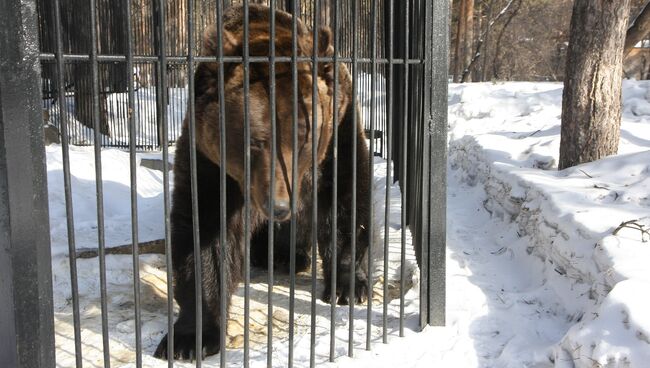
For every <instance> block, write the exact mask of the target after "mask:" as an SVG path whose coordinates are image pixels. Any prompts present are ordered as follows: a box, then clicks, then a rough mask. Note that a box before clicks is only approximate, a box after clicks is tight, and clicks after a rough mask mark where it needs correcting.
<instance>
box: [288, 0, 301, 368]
mask: <svg viewBox="0 0 650 368" xmlns="http://www.w3.org/2000/svg"><path fill="white" fill-rule="evenodd" d="M292 5H293V8H292V14H293V17H292V18H291V84H292V87H293V88H292V93H293V95H292V96H293V99H292V109H291V110H292V111H291V112H292V114H291V121H292V132H291V165H292V166H291V235H290V239H289V279H290V280H289V284H290V285H289V357H288V360H289V362H288V363H289V368H292V367H293V340H294V336H293V335H294V318H295V305H296V231H297V227H296V208H297V202H296V201H297V199H298V198H297V196H298V193H296V190H295V189H296V187H297V184H298V180H297V177H298V60H297V59H298V38H297V37H298V14H300V13H299V12H298V1H293V3H292Z"/></svg>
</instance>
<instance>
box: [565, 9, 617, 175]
mask: <svg viewBox="0 0 650 368" xmlns="http://www.w3.org/2000/svg"><path fill="white" fill-rule="evenodd" d="M629 10H630V0H618V1H612V0H605V1H603V0H576V1H575V3H574V6H573V15H572V18H571V36H570V37H571V40H570V43H569V50H568V54H567V68H566V78H565V82H564V94H563V98H562V139H561V143H560V163H559V168H560V170H561V169H564V168H567V167H571V166H574V165H578V164H581V163H585V162H591V161H594V160H598V159H600V158H602V157H604V156H607V155H611V154H615V153H616V152H617V151H618V142H619V139H620V125H621V89H622V83H621V79H622V75H623V45H624V43H625V31H626V27H627V21H628V16H629Z"/></svg>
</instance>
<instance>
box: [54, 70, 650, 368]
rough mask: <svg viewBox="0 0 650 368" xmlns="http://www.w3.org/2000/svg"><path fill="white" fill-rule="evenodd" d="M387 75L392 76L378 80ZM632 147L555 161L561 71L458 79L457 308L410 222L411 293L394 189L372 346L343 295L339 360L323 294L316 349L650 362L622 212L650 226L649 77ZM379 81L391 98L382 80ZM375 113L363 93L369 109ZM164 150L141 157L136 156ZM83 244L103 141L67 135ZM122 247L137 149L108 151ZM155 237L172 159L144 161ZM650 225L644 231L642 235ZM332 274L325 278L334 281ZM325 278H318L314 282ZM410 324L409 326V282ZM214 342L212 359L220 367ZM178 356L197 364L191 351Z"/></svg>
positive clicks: (569, 363) (234, 354)
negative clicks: (432, 272) (434, 320)
mask: <svg viewBox="0 0 650 368" xmlns="http://www.w3.org/2000/svg"><path fill="white" fill-rule="evenodd" d="M378 84H379V85H381V82H380V83H378ZM623 87H624V88H623V103H624V105H623V122H622V127H621V145H620V150H619V154H618V155H615V156H611V157H607V158H605V159H602V160H599V161H597V162H592V163H588V164H584V165H580V166H578V167H575V168H570V169H567V170H563V171H558V170H557V162H558V152H559V142H560V114H561V97H562V86H561V85H560V84H556V83H495V84H492V83H483V84H465V85H451V86H450V93H449V167H448V193H447V203H448V211H447V221H448V222H447V245H448V249H447V260H446V261H447V278H446V282H447V300H446V308H447V309H446V312H447V321H446V326H445V327H431V326H429V327H427V328H426V329H425V330H424V331H422V332H418V310H419V302H418V295H417V294H418V293H417V291H418V287H417V286H418V277H417V276H418V270H417V266H416V265H415V261H414V259H413V258H414V257H413V253H412V252H413V251H412V247H411V239H410V233H409V232H408V231H407V250H408V251H409V256H408V261H407V264H406V267H408V268H407V272H406V274H407V275H408V279H407V280H406V281H407V282H406V285H407V290H399V286H398V285H399V274H400V272H399V267H400V265H399V251H400V249H399V248H400V243H399V239H400V236H401V231H402V229H401V226H400V221H399V219H400V209H399V204H400V194H399V189H398V187H397V186H396V185H393V186H390V187H389V188H388V190H389V191H390V198H391V208H390V210H391V211H390V216H389V223H388V224H387V226H386V227H385V228H386V229H388V231H389V233H388V234H389V239H390V244H389V247H390V248H389V250H390V252H389V255H390V259H389V279H388V280H381V279H380V277H379V276H381V275H382V270H381V268H378V269H377V270H375V273H374V274H375V276H377V277H376V280H378V281H379V283H378V284H377V285H376V286H375V295H374V298H375V301H374V303H373V315H372V320H371V326H372V327H371V328H372V341H373V343H372V350H371V351H366V350H364V348H365V334H366V320H365V318H366V306H365V305H361V306H357V307H356V308H355V314H354V321H355V322H354V326H355V330H354V339H355V340H354V345H355V350H354V355H355V357H354V358H348V357H347V353H348V352H347V342H348V341H347V339H348V331H347V326H348V322H349V319H350V316H349V314H348V308H347V307H337V308H336V311H335V312H336V313H335V316H336V317H335V325H336V326H337V328H336V331H335V333H336V341H337V345H336V356H337V360H336V363H328V352H329V311H330V306H329V305H328V304H324V303H322V302H320V301H318V302H317V311H318V318H317V322H316V323H317V328H316V331H317V333H316V335H317V336H316V362H317V364H322V365H327V366H342V367H348V366H354V367H359V366H361V367H366V366H368V367H370V366H372V367H396V366H409V367H431V366H440V367H538V368H542V367H558V368H564V367H645V366H647V364H646V362H647V361H648V360H650V315H649V314H648V313H647V311H648V310H649V309H650V294H648V290H650V273H649V272H648V271H647V270H648V267H647V264H648V262H649V261H650V245H649V244H650V243H648V242H647V240H650V239H649V238H650V236H648V235H646V236H645V237H644V236H643V234H642V233H641V231H639V230H636V229H633V228H622V229H620V230H619V231H618V232H616V234H614V232H615V230H616V229H617V227H618V226H619V225H620V224H621V223H623V222H626V221H631V220H636V223H638V224H641V225H645V226H646V229H647V227H648V226H650V196H649V193H650V82H647V81H625V82H624V86H623ZM378 96H381V97H382V98H383V97H384V96H383V95H382V93H381V92H380V93H378ZM363 111H364V116H365V114H366V111H369V110H368V109H367V108H365V109H364V110H363ZM60 151H61V147H60V146H57V145H52V146H49V147H48V148H47V159H48V184H49V188H50V222H51V227H52V230H51V234H52V240H53V270H54V285H55V286H54V296H55V319H56V332H57V339H56V343H57V347H58V350H57V364H58V365H59V366H70V365H72V363H73V362H74V337H73V336H74V335H73V330H72V307H71V305H72V303H71V291H70V273H69V266H68V261H67V257H66V253H67V249H68V248H67V247H68V245H67V237H66V221H65V201H64V198H63V181H62V166H61V155H60ZM152 156H155V154H147V155H144V154H138V159H141V158H143V157H148V158H150V157H152ZM70 157H71V168H72V171H71V179H72V184H73V186H72V194H73V204H74V215H75V240H76V245H77V247H78V248H87V247H96V242H97V228H96V227H97V221H96V209H95V203H96V197H95V182H94V156H93V151H92V148H80V147H71V152H70ZM102 165H103V167H102V172H103V179H104V195H105V202H104V203H105V207H106V213H105V220H106V242H107V245H108V246H115V245H122V244H129V242H130V229H131V222H130V221H131V219H130V192H129V185H130V184H129V183H130V181H129V180H130V173H129V170H128V167H129V165H128V153H126V152H123V151H119V150H111V149H105V150H103V151H102ZM385 175H386V163H385V161H383V160H381V159H376V161H375V182H374V191H375V195H374V198H375V226H376V229H377V231H376V237H375V241H374V243H373V248H374V249H373V258H374V259H375V264H376V265H378V266H381V264H382V259H381V253H382V252H381V250H382V247H383V231H384V215H383V214H384V212H383V211H384V207H383V206H384V201H385V195H386V193H385V190H386V189H387V188H386V182H385V180H386V179H385ZM137 179H138V220H139V230H140V233H139V237H140V240H141V241H145V240H153V239H159V238H161V237H162V234H163V230H164V228H163V221H162V220H163V219H162V212H163V211H162V174H161V173H160V172H158V171H155V170H150V169H147V168H144V167H141V166H139V165H138V169H137ZM644 240H646V242H644ZM131 262H132V258H131V256H130V255H124V256H119V255H109V256H107V257H106V263H107V270H108V274H107V279H108V296H109V298H108V306H109V308H108V310H109V313H108V320H109V337H110V347H111V359H112V361H113V366H133V365H134V349H135V343H134V338H133V328H134V327H133V326H134V314H133V278H132V263H131ZM97 265H98V260H97V259H96V258H91V259H79V260H78V261H77V266H78V272H79V285H80V286H79V291H80V301H81V311H82V313H81V317H82V318H81V321H82V326H81V327H82V332H81V333H82V349H83V353H84V364H87V365H89V366H93V365H97V366H101V358H102V355H101V346H102V340H101V321H100V303H99V268H98V267H97ZM140 268H141V273H140V280H141V288H142V295H141V300H142V323H143V331H142V336H143V339H142V342H143V353H144V365H145V366H164V365H166V363H165V362H161V361H158V360H156V359H154V358H152V357H151V353H152V352H153V350H154V349H155V346H156V344H157V342H158V340H159V339H160V337H162V335H163V334H164V332H165V331H166V323H167V313H166V300H167V295H166V290H167V284H166V267H165V262H164V257H163V256H162V255H157V254H148V255H142V256H141V257H140ZM252 279H253V281H252V284H251V296H252V297H251V301H252V303H251V321H253V322H252V324H251V327H250V328H251V331H252V332H253V333H251V336H252V341H251V365H252V366H263V365H266V324H267V321H268V316H267V315H266V304H265V303H266V300H267V299H266V298H267V296H268V295H267V289H266V288H267V285H266V273H265V272H264V271H261V270H253V275H252ZM382 282H388V284H389V290H390V291H389V299H390V300H391V302H390V304H389V306H388V332H389V344H382V343H381V317H382V311H381V309H382V306H381V300H382V298H381V294H380V292H381V283H382ZM321 284H322V281H319V284H318V288H319V290H320V288H321V287H322V285H321ZM297 285H298V287H297V292H296V298H297V303H296V306H297V307H296V308H297V309H296V325H295V327H296V338H295V341H294V344H295V345H294V347H295V349H296V350H295V354H296V355H295V356H294V359H295V360H294V362H295V364H296V366H307V365H308V364H309V346H310V337H311V336H310V332H309V329H310V316H309V303H310V301H311V290H310V283H309V275H307V274H302V275H299V276H298V282H297ZM317 293H318V291H317ZM400 293H404V294H405V327H406V328H405V331H404V333H405V336H404V337H399V336H398V335H399V295H400ZM242 298H243V288H240V290H239V291H238V292H237V295H236V296H235V298H234V301H233V309H232V310H231V323H229V345H228V360H229V362H230V363H229V364H230V365H232V366H240V365H241V361H242V358H243V350H242V330H241V321H242V320H243V316H242V314H243V312H242V309H241V306H242V305H243V302H242V300H243V299H242ZM274 305H275V310H274V314H273V318H272V320H273V325H274V345H273V349H272V351H273V353H272V354H273V359H274V365H276V366H285V365H286V363H287V358H288V355H287V354H288V336H287V333H286V327H287V326H288V308H287V306H288V277H287V276H286V275H278V274H276V284H275V286H274ZM218 362H219V358H218V356H215V357H211V358H209V359H208V360H207V361H206V362H205V365H206V366H215V365H217V364H218ZM179 366H190V365H189V364H180V365H179Z"/></svg>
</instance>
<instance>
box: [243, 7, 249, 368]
mask: <svg viewBox="0 0 650 368" xmlns="http://www.w3.org/2000/svg"><path fill="white" fill-rule="evenodd" d="M243 7H244V47H243V50H242V53H243V55H242V56H243V59H244V60H243V62H244V63H243V66H244V368H248V367H249V364H250V334H249V328H248V326H249V325H250V286H251V285H250V284H251V264H250V258H251V257H250V255H251V254H250V248H251V235H250V233H251V226H250V223H251V122H250V96H249V95H250V60H249V55H248V53H249V39H248V38H249V34H248V32H249V14H248V10H249V9H248V0H244V1H243Z"/></svg>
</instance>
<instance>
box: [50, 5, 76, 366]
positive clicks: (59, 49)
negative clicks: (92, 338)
mask: <svg viewBox="0 0 650 368" xmlns="http://www.w3.org/2000/svg"><path fill="white" fill-rule="evenodd" d="M54 19H55V27H56V66H57V88H58V94H57V95H58V103H59V122H60V124H59V125H60V129H61V149H62V158H63V185H64V191H65V210H66V223H67V229H68V258H69V261H70V284H71V287H72V320H73V325H74V326H73V328H74V346H75V363H76V366H77V367H78V368H80V367H81V366H82V356H81V321H80V318H79V285H78V282H77V256H76V246H75V232H74V211H73V204H72V184H71V180H70V147H69V137H68V113H67V105H66V101H65V79H64V78H65V62H64V60H63V30H62V29H61V28H62V21H61V3H60V1H59V0H55V1H54Z"/></svg>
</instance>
